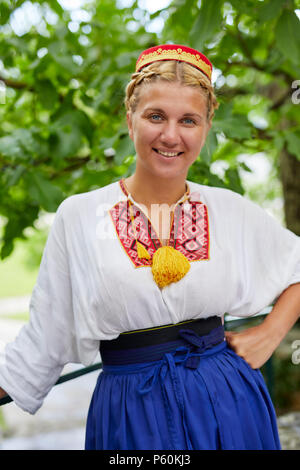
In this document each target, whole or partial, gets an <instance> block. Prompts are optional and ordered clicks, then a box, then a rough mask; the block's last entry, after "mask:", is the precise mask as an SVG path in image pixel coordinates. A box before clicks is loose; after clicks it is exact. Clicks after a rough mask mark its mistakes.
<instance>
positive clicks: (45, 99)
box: [35, 79, 59, 110]
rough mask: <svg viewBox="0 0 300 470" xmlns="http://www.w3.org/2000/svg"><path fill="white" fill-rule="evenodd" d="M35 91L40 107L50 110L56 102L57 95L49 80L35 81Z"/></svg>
mask: <svg viewBox="0 0 300 470" xmlns="http://www.w3.org/2000/svg"><path fill="white" fill-rule="evenodd" d="M35 89H36V91H37V98H38V100H39V102H40V104H41V106H42V107H44V108H46V109H49V110H52V109H53V108H54V106H55V104H56V103H57V101H58V97H59V95H58V92H57V90H56V88H55V87H54V85H53V83H52V82H51V80H48V79H44V80H37V81H36V83H35Z"/></svg>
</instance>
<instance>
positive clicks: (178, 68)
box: [124, 60, 219, 121]
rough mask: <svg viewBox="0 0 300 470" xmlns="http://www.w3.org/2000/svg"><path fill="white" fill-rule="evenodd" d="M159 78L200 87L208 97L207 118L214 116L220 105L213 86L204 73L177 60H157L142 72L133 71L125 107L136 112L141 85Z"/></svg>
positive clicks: (127, 88) (127, 89)
mask: <svg viewBox="0 0 300 470" xmlns="http://www.w3.org/2000/svg"><path fill="white" fill-rule="evenodd" d="M158 80H166V81H168V82H179V83H180V84H182V85H184V86H192V87H195V88H197V87H198V88H199V91H200V92H201V93H202V94H203V95H204V96H205V97H206V98H207V120H208V121H210V120H211V119H212V118H213V116H214V111H215V109H217V108H218V107H219V103H218V102H217V99H216V96H215V94H214V89H213V86H212V85H211V83H210V81H209V79H208V78H207V77H206V75H205V74H204V73H202V72H201V71H200V70H198V69H197V68H195V67H193V66H192V65H190V64H187V63H186V62H179V61H176V60H163V61H157V62H154V63H153V64H149V65H147V66H146V67H144V68H143V69H142V70H141V71H140V72H137V73H133V74H132V76H131V81H130V82H129V83H128V85H127V87H126V96H125V100H124V102H125V107H126V110H127V111H131V112H132V113H134V112H135V110H136V108H137V105H138V101H139V97H140V91H141V88H142V87H141V85H143V84H145V85H148V84H150V83H154V82H157V81H158Z"/></svg>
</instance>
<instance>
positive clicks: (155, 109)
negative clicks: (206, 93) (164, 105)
mask: <svg viewBox="0 0 300 470" xmlns="http://www.w3.org/2000/svg"><path fill="white" fill-rule="evenodd" d="M149 111H155V112H157V113H162V114H165V112H164V110H163V109H161V108H146V109H145V110H144V113H146V112H149ZM185 116H196V117H198V118H199V119H203V117H202V116H200V114H197V113H185V114H183V117H185Z"/></svg>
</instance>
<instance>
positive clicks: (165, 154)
mask: <svg viewBox="0 0 300 470" xmlns="http://www.w3.org/2000/svg"><path fill="white" fill-rule="evenodd" d="M153 150H155V152H156V153H158V154H159V155H162V156H163V157H167V158H174V157H179V155H181V154H182V153H183V152H170V151H169V152H166V151H164V150H159V149H155V148H153Z"/></svg>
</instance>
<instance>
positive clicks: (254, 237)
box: [228, 196, 300, 316]
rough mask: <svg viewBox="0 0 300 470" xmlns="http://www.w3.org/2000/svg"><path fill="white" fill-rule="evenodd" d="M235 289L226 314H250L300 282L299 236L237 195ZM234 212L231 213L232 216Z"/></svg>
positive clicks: (258, 310) (256, 311) (252, 203)
mask: <svg viewBox="0 0 300 470" xmlns="http://www.w3.org/2000/svg"><path fill="white" fill-rule="evenodd" d="M238 200H239V202H240V205H239V206H240V207H238V209H237V216H238V217H239V220H240V224H241V230H240V231H239V233H240V236H239V238H238V240H237V245H238V246H237V247H236V248H237V251H238V253H239V254H240V255H239V259H238V264H239V268H238V269H239V278H240V283H239V292H238V295H237V298H236V302H235V304H234V305H233V308H232V309H231V311H230V312H228V313H230V315H233V316H250V315H254V314H256V313H258V312H260V311H261V310H263V309H264V308H265V307H267V306H269V305H271V304H273V303H274V301H276V300H277V298H278V297H279V296H280V294H281V293H282V292H283V291H284V290H285V289H286V288H287V287H289V286H290V285H291V284H295V283H298V282H300V237H298V236H297V235H295V234H294V233H293V232H292V231H290V230H288V229H287V228H285V227H283V226H282V225H281V224H280V223H279V222H278V221H277V220H276V219H275V218H274V217H272V216H271V215H269V214H268V213H267V212H266V211H265V210H264V209H262V208H261V207H260V206H258V205H257V204H256V203H254V202H252V201H250V200H248V199H246V198H245V197H242V196H238ZM234 216H235V215H234V214H233V217H234Z"/></svg>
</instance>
